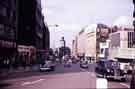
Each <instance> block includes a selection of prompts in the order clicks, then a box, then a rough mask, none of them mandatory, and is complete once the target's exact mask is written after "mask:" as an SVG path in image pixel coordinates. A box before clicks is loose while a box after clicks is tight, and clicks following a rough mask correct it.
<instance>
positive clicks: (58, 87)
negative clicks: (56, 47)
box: [0, 64, 129, 89]
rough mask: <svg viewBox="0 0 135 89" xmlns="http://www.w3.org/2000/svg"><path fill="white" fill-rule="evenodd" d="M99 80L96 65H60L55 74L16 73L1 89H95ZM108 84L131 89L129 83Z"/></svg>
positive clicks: (5, 80)
mask: <svg viewBox="0 0 135 89" xmlns="http://www.w3.org/2000/svg"><path fill="white" fill-rule="evenodd" d="M97 79H98V78H97V77H96V74H95V72H94V64H89V69H83V68H80V66H79V64H73V65H72V67H69V68H68V67H64V65H62V64H58V65H57V67H56V70H55V71H53V72H38V71H36V72H27V73H24V74H23V73H21V74H18V75H17V74H16V73H15V74H14V76H12V77H10V78H7V79H4V80H3V81H2V82H1V83H0V87H1V88H0V89H2V88H3V89H95V88H96V81H97ZM107 82H108V84H107V87H109V88H108V89H110V88H113V89H118V88H121V89H128V88H129V82H120V81H114V80H107Z"/></svg>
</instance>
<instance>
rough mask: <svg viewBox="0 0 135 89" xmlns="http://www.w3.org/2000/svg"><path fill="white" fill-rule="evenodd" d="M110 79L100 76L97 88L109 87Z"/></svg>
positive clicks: (105, 88) (104, 88)
mask: <svg viewBox="0 0 135 89" xmlns="http://www.w3.org/2000/svg"><path fill="white" fill-rule="evenodd" d="M107 88H108V81H107V79H105V78H98V79H97V80H96V89H107Z"/></svg>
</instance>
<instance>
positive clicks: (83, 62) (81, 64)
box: [80, 60, 88, 68]
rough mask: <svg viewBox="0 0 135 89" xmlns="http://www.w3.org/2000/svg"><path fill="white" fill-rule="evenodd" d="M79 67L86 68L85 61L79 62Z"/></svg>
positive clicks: (86, 63) (86, 62)
mask: <svg viewBox="0 0 135 89" xmlns="http://www.w3.org/2000/svg"><path fill="white" fill-rule="evenodd" d="M80 67H81V68H88V61H85V60H83V61H81V62H80Z"/></svg>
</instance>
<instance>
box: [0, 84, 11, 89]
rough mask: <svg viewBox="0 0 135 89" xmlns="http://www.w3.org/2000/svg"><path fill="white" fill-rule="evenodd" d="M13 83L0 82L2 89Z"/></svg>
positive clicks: (0, 88)
mask: <svg viewBox="0 0 135 89" xmlns="http://www.w3.org/2000/svg"><path fill="white" fill-rule="evenodd" d="M11 85H12V84H10V83H0V89H5V88H6V87H9V86H11Z"/></svg>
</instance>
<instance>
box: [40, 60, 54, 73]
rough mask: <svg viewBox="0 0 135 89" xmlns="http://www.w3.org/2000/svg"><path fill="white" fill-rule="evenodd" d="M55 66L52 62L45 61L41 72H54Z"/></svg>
mask: <svg viewBox="0 0 135 89" xmlns="http://www.w3.org/2000/svg"><path fill="white" fill-rule="evenodd" d="M54 70H55V64H54V63H53V62H52V61H49V60H48V61H45V64H43V65H41V66H40V71H41V72H42V71H54Z"/></svg>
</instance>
